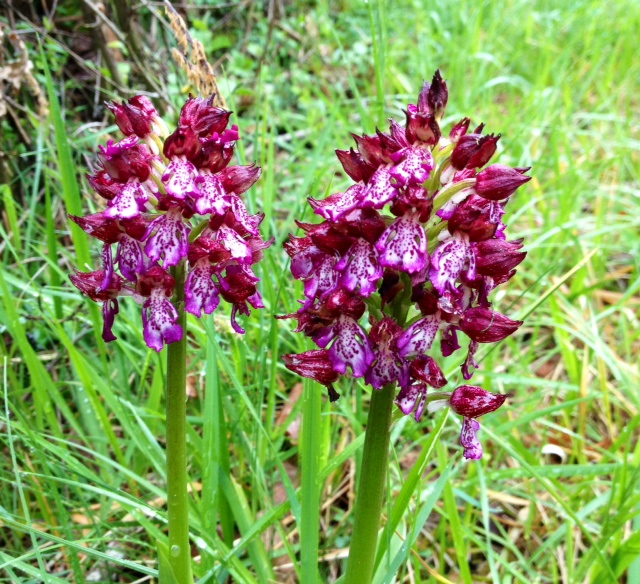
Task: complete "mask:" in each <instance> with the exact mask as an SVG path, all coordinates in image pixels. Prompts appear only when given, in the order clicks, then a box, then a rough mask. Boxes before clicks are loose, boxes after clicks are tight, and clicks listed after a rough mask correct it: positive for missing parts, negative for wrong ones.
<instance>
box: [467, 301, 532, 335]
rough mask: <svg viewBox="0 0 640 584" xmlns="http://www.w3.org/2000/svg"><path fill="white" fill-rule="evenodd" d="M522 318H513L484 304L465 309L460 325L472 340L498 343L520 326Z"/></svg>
mask: <svg viewBox="0 0 640 584" xmlns="http://www.w3.org/2000/svg"><path fill="white" fill-rule="evenodd" d="M521 325H522V321H521V320H511V319H510V318H508V317H507V316H505V315H504V314H500V313H499V312H494V311H492V310H489V309H488V308H484V307H482V306H476V307H475V308H468V309H467V310H465V311H464V314H463V315H462V318H461V319H460V322H459V324H458V326H459V327H460V330H461V331H462V332H463V333H464V334H466V335H467V336H468V337H469V338H471V340H473V341H476V342H478V343H497V342H498V341H502V340H503V339H506V338H507V337H508V336H509V335H512V334H513V333H514V332H516V331H517V330H518V328H520V326H521Z"/></svg>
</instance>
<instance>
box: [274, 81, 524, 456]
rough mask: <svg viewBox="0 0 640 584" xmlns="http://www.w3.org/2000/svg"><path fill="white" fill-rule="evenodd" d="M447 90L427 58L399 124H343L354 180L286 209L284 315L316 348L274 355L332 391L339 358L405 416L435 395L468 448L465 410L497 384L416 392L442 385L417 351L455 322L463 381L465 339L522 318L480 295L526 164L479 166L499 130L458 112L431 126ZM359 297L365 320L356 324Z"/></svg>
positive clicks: (471, 431) (474, 344)
mask: <svg viewBox="0 0 640 584" xmlns="http://www.w3.org/2000/svg"><path fill="white" fill-rule="evenodd" d="M447 98H448V90H447V85H446V83H445V82H444V81H443V79H442V77H441V76H440V73H439V72H438V71H437V72H436V73H435V75H434V77H433V80H432V82H431V84H428V83H425V84H424V87H423V89H422V91H421V93H420V96H419V98H418V103H417V105H409V106H408V107H407V110H406V112H405V114H406V124H405V126H404V127H402V126H401V125H400V124H398V123H397V122H395V121H394V120H390V129H389V132H381V131H379V130H376V134H375V135H373V136H368V135H362V136H357V135H355V134H354V135H353V137H354V139H355V141H356V144H357V150H354V149H353V148H351V149H350V150H349V151H346V150H337V151H336V154H337V156H338V159H339V160H340V162H341V164H342V167H343V168H344V171H345V172H346V174H347V175H348V176H349V177H350V178H351V179H352V180H353V181H354V183H355V184H353V185H351V186H350V187H349V188H348V189H347V190H346V191H344V192H339V193H335V194H333V195H331V196H329V197H328V198H326V199H324V200H320V201H319V200H315V199H312V198H310V199H309V203H310V205H311V206H312V207H313V209H314V211H315V213H316V214H318V215H320V216H321V217H322V218H323V219H325V221H323V222H322V223H320V224H309V223H302V222H298V223H297V224H298V226H299V227H300V228H301V229H302V231H303V232H304V236H303V237H295V236H293V235H292V236H290V238H289V241H288V242H287V243H286V244H285V248H286V251H287V253H288V254H289V256H290V257H291V272H292V274H293V276H294V278H296V279H298V280H301V281H303V282H304V296H305V300H304V301H301V302H302V307H301V308H300V310H298V312H297V313H294V314H290V315H287V317H289V318H295V319H297V321H298V328H297V329H296V330H297V331H299V332H300V331H301V332H304V334H305V335H307V336H309V337H311V339H312V340H313V341H314V342H315V343H316V345H318V347H320V348H319V349H315V350H312V351H307V352H305V353H301V354H290V355H285V356H284V361H285V364H286V366H287V367H288V368H289V369H290V370H292V371H294V372H296V373H298V374H300V375H302V376H304V377H308V378H312V379H315V380H316V381H318V382H320V383H322V384H324V385H326V386H327V388H328V390H329V396H330V399H331V400H332V401H333V400H335V399H337V398H338V397H339V396H338V394H337V392H336V391H335V389H334V388H333V385H332V384H333V383H334V382H335V381H337V380H338V378H339V377H340V376H341V375H343V374H345V373H346V372H347V368H350V369H351V373H352V375H353V377H364V380H365V381H366V382H367V383H368V384H370V385H371V386H372V387H374V388H375V389H377V390H380V389H382V388H383V387H385V386H388V385H389V384H396V383H397V385H398V386H399V387H400V391H399V393H398V395H397V398H396V404H397V405H398V407H399V408H400V409H401V410H402V412H403V413H405V414H410V413H412V412H413V413H414V416H415V418H416V420H418V421H419V420H420V418H421V417H422V415H423V412H424V410H425V408H426V407H427V405H428V404H429V403H430V402H432V401H440V402H441V403H442V401H443V400H446V403H448V404H449V405H450V407H451V408H452V409H453V411H455V412H456V413H458V414H460V415H462V416H463V418H464V420H463V424H462V433H461V444H462V446H463V448H464V455H465V457H466V458H471V459H479V458H481V456H482V446H481V444H480V442H479V440H478V438H477V432H478V430H479V427H480V426H479V424H478V422H477V420H476V418H477V417H479V416H481V415H483V414H485V413H488V412H490V411H493V410H495V409H497V408H498V407H500V406H501V405H502V404H503V402H504V401H505V398H506V396H505V395H498V394H493V393H490V392H487V391H485V390H483V389H481V388H479V387H476V386H471V385H463V386H460V387H458V388H457V389H455V390H454V391H453V393H445V392H434V393H433V394H429V395H427V388H428V387H429V386H430V387H433V388H436V389H441V388H443V387H444V386H445V385H446V384H447V380H446V379H445V376H444V374H443V373H442V371H441V369H440V367H439V366H438V364H437V362H436V361H435V359H434V358H433V357H432V356H430V355H428V354H427V352H428V351H429V350H430V349H431V346H432V344H433V342H434V340H435V339H436V336H437V334H438V333H440V346H441V351H442V354H443V356H445V357H446V356H448V355H451V354H452V353H454V352H455V351H457V350H458V349H460V343H459V340H458V333H464V334H465V335H466V336H468V337H469V339H470V342H469V346H468V351H467V356H466V359H465V360H464V362H463V364H462V375H463V377H464V378H465V380H469V379H470V378H471V377H472V375H473V372H474V370H475V368H476V367H478V364H477V362H476V360H475V357H474V355H475V353H476V351H477V349H478V344H479V343H495V342H498V341H501V340H503V339H504V338H506V337H507V336H509V335H511V334H512V333H513V332H515V331H516V330H517V329H518V327H519V326H520V325H521V324H522V322H520V321H514V320H511V319H509V318H508V317H506V316H504V315H502V314H500V313H498V312H495V311H493V310H492V309H491V302H490V301H489V294H490V293H491V291H492V290H493V289H494V288H495V287H496V286H497V285H499V284H502V283H504V282H506V281H507V280H509V279H510V278H511V277H512V276H513V275H514V273H515V267H516V266H517V265H518V264H520V262H522V260H523V259H524V257H525V255H526V252H523V251H521V248H522V240H515V241H507V239H506V236H505V229H506V225H505V224H504V223H503V222H502V219H501V218H502V216H503V214H504V212H505V211H504V208H505V205H506V204H507V202H508V201H509V198H510V197H511V195H512V194H513V193H514V192H515V191H516V189H517V188H518V187H520V186H521V185H523V184H524V183H526V182H527V181H528V180H529V179H530V177H528V176H526V175H525V174H524V173H525V172H526V171H527V170H528V169H527V168H511V167H508V166H504V165H501V164H492V165H490V166H486V167H485V165H486V164H487V163H488V162H489V160H490V159H491V157H492V156H493V154H494V153H495V151H496V145H497V142H498V140H499V139H500V135H497V136H496V135H493V134H482V131H483V128H484V125H483V124H482V125H480V126H479V127H478V128H476V129H475V130H473V132H469V127H470V120H469V118H464V119H463V120H461V121H460V122H459V123H458V124H456V125H455V126H454V127H453V129H452V130H451V132H450V133H449V136H448V137H445V136H443V135H442V131H441V129H440V126H439V121H441V120H442V117H443V115H444V110H445V107H446V104H447ZM483 167H485V168H484V169H483ZM481 169H482V170H481ZM385 208H386V209H388V211H389V213H390V214H383V210H384V209H385ZM367 309H368V316H369V318H368V321H369V324H370V328H369V330H368V332H367V331H365V328H363V326H362V324H361V320H362V317H363V315H364V313H365V311H367ZM434 405H435V404H434Z"/></svg>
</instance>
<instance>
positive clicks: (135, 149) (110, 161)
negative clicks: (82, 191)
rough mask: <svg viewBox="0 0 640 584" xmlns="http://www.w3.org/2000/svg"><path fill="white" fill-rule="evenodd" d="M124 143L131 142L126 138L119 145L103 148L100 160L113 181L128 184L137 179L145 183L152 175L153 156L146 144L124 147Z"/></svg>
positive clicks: (99, 155) (99, 156)
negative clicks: (132, 179)
mask: <svg viewBox="0 0 640 584" xmlns="http://www.w3.org/2000/svg"><path fill="white" fill-rule="evenodd" d="M134 140H137V138H134ZM123 142H129V139H128V138H126V139H125V140H122V142H120V143H119V144H115V145H110V146H107V148H102V150H101V152H100V153H99V154H98V159H99V160H100V162H102V165H103V166H104V169H105V171H106V172H107V173H108V174H109V176H110V177H111V178H112V179H113V180H115V181H118V182H120V183H126V182H127V181H128V180H129V179H130V178H133V177H135V178H137V179H138V180H140V181H141V182H144V181H145V180H147V179H148V178H149V176H150V174H151V160H152V158H153V155H152V154H151V152H149V149H148V148H147V146H146V145H145V144H131V143H129V144H126V145H122V143H123ZM92 184H93V183H92ZM118 192H119V191H118Z"/></svg>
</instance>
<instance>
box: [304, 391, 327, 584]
mask: <svg viewBox="0 0 640 584" xmlns="http://www.w3.org/2000/svg"><path fill="white" fill-rule="evenodd" d="M321 425H322V393H321V392H320V388H319V387H318V385H317V384H315V383H313V382H312V381H311V380H310V379H305V380H304V401H303V405H302V440H301V442H302V444H301V446H302V451H301V455H302V460H301V462H302V469H301V470H302V473H301V474H302V492H301V499H302V500H301V503H302V517H301V524H300V560H301V561H300V563H301V566H300V568H301V572H300V581H301V582H304V583H305V584H307V583H308V584H315V583H316V582H318V539H319V536H318V534H319V531H320V479H319V475H320V445H321V440H320V435H321V433H322V429H321Z"/></svg>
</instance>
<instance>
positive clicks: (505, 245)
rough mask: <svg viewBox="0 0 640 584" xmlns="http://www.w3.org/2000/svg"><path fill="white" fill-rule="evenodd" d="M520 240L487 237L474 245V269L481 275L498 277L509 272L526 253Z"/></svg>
mask: <svg viewBox="0 0 640 584" xmlns="http://www.w3.org/2000/svg"><path fill="white" fill-rule="evenodd" d="M521 249H522V240H521V239H519V240H516V241H505V240H504V239H488V240H486V241H481V242H479V243H478V244H477V245H476V246H475V253H476V270H477V272H478V274H480V275H482V276H491V277H493V278H496V277H500V276H504V275H507V274H509V273H511V270H513V268H515V267H516V266H518V265H519V264H520V263H521V262H522V261H523V260H524V258H525V256H526V255H527V252H526V251H520V250H521Z"/></svg>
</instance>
